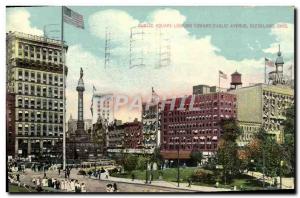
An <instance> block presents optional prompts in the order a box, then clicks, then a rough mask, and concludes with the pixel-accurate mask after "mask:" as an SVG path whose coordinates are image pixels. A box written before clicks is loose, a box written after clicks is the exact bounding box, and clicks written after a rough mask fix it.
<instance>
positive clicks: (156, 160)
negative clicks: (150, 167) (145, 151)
mask: <svg viewBox="0 0 300 198" xmlns="http://www.w3.org/2000/svg"><path fill="white" fill-rule="evenodd" d="M150 161H151V162H152V163H157V165H158V167H160V165H161V164H162V163H163V158H162V155H161V154H160V148H155V149H154V152H153V154H152V155H151V158H150Z"/></svg>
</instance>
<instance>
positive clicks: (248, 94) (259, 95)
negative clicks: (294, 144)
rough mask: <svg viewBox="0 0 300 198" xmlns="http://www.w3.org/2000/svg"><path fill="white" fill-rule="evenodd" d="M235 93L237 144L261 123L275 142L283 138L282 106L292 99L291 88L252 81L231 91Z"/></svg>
mask: <svg viewBox="0 0 300 198" xmlns="http://www.w3.org/2000/svg"><path fill="white" fill-rule="evenodd" d="M231 93H234V94H236V97H237V108H238V110H237V120H238V122H239V125H240V127H241V128H242V129H243V134H242V136H241V137H240V139H239V141H238V144H239V145H240V146H244V145H246V144H247V143H249V141H250V140H251V139H252V138H253V137H254V135H255V133H257V132H258V130H259V129H260V128H261V127H263V128H264V129H265V130H266V131H267V133H268V134H270V135H272V136H274V138H276V140H277V141H278V142H279V143H282V142H283V141H284V139H283V137H284V133H283V121H284V120H285V119H286V117H285V110H286V109H287V108H288V107H290V106H291V105H292V104H293V103H294V90H293V89H291V88H290V87H289V86H285V85H280V84H278V85H267V84H256V85H253V86H249V87H243V88H240V89H237V90H233V91H231Z"/></svg>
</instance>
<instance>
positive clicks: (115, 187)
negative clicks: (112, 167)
mask: <svg viewBox="0 0 300 198" xmlns="http://www.w3.org/2000/svg"><path fill="white" fill-rule="evenodd" d="M114 192H119V191H118V187H117V184H116V183H114Z"/></svg>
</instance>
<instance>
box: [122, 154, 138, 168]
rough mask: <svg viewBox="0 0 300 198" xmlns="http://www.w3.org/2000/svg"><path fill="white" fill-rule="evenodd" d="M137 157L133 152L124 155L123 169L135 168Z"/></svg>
mask: <svg viewBox="0 0 300 198" xmlns="http://www.w3.org/2000/svg"><path fill="white" fill-rule="evenodd" d="M137 159H138V158H137V156H136V155H133V154H128V155H126V157H125V161H124V169H125V170H126V171H129V172H131V171H133V170H135V168H136V162H137Z"/></svg>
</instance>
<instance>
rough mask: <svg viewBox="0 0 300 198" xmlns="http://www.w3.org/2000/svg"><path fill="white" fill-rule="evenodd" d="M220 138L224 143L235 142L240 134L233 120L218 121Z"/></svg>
mask: <svg viewBox="0 0 300 198" xmlns="http://www.w3.org/2000/svg"><path fill="white" fill-rule="evenodd" d="M220 126H221V131H222V138H223V139H224V140H226V141H235V140H236V139H237V138H238V137H239V136H240V135H241V133H242V130H241V129H240V127H239V126H238V123H237V121H236V120H235V119H234V118H230V119H223V120H221V121H220Z"/></svg>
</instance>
